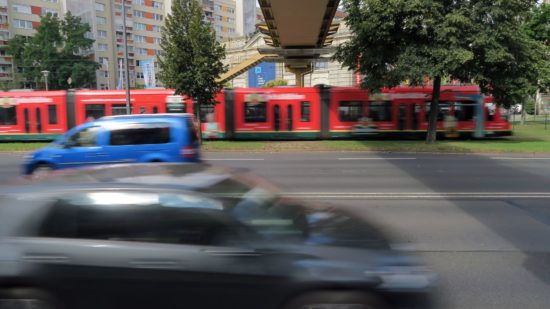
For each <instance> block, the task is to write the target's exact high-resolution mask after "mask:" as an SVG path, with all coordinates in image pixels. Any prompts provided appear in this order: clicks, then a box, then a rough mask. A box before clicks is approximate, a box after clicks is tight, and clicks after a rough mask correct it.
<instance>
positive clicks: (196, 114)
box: [193, 99, 202, 146]
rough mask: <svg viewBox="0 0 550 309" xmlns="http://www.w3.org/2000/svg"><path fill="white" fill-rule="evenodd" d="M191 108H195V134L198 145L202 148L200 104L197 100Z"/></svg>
mask: <svg viewBox="0 0 550 309" xmlns="http://www.w3.org/2000/svg"><path fill="white" fill-rule="evenodd" d="M193 106H196V109H195V118H196V121H197V132H198V134H199V145H201V146H202V126H201V103H200V102H199V100H197V99H195V102H194V104H193Z"/></svg>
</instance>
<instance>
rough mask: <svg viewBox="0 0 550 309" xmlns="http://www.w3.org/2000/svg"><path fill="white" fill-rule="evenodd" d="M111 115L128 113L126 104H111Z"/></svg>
mask: <svg viewBox="0 0 550 309" xmlns="http://www.w3.org/2000/svg"><path fill="white" fill-rule="evenodd" d="M111 115H113V116H116V115H126V104H113V105H111Z"/></svg>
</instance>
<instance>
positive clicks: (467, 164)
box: [0, 152, 550, 308]
mask: <svg viewBox="0 0 550 309" xmlns="http://www.w3.org/2000/svg"><path fill="white" fill-rule="evenodd" d="M21 157H22V154H0V177H1V179H4V180H7V179H10V178H12V177H14V176H16V175H17V173H18V171H19V166H18V165H19V163H20V162H21ZM205 157H206V159H207V160H209V161H210V162H211V163H213V164H219V165H227V166H234V167H244V168H248V169H251V170H252V171H254V172H255V173H256V174H259V175H261V176H265V177H267V178H268V179H270V180H271V181H273V182H275V183H276V184H278V185H279V186H280V187H281V188H282V189H283V191H284V193H285V194H287V195H289V196H299V197H302V198H304V199H312V200H320V201H322V202H324V203H331V204H337V205H340V207H348V208H351V209H353V210H355V211H357V212H358V213H359V214H360V215H361V216H364V217H365V218H368V219H370V220H371V221H374V222H376V223H377V224H378V225H380V226H381V228H383V229H384V230H386V232H388V233H389V234H390V235H392V236H393V238H394V240H395V242H396V247H397V248H399V249H400V250H406V251H410V252H413V253H415V254H418V255H420V256H422V257H423V258H424V259H425V260H426V262H427V263H428V264H429V265H431V267H432V268H434V269H435V270H436V271H437V272H438V273H439V275H440V279H439V280H440V289H439V291H438V301H439V304H440V307H441V308H549V306H550V305H549V304H550V293H549V292H550V155H548V156H537V157H534V156H527V155H515V156H512V155H508V156H476V155H432V154H373V153H351V152H342V153H335V152H332V153H296V154H288V153H284V154H253V153H229V154H227V153H226V154H224V153H209V154H206V155H205Z"/></svg>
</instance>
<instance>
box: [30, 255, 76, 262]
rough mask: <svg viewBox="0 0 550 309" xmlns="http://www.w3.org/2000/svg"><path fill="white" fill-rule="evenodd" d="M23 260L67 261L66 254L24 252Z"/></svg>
mask: <svg viewBox="0 0 550 309" xmlns="http://www.w3.org/2000/svg"><path fill="white" fill-rule="evenodd" d="M23 260H24V261H25V262H31V263H66V262H68V261H69V257H68V256H64V255H55V254H38V253H37V254H25V255H24V256H23Z"/></svg>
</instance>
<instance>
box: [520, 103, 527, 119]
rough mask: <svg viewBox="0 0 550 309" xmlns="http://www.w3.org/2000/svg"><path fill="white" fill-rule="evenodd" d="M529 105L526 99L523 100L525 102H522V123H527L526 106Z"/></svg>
mask: <svg viewBox="0 0 550 309" xmlns="http://www.w3.org/2000/svg"><path fill="white" fill-rule="evenodd" d="M526 106H527V104H525V99H524V100H523V102H521V122H520V123H521V125H524V124H525V114H526V112H525V107H526Z"/></svg>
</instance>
